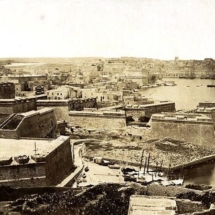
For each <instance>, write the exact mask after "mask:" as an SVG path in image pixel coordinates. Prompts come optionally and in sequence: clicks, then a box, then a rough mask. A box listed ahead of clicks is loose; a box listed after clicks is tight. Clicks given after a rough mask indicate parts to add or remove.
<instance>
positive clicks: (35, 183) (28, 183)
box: [0, 177, 46, 188]
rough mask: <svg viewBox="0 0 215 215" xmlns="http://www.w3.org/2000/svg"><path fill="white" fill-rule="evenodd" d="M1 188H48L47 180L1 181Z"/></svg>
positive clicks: (43, 178) (42, 178)
mask: <svg viewBox="0 0 215 215" xmlns="http://www.w3.org/2000/svg"><path fill="white" fill-rule="evenodd" d="M0 185H1V186H10V187H14V188H20V187H22V188H26V187H44V186H46V178H45V177H40V178H28V179H20V180H12V181H0Z"/></svg>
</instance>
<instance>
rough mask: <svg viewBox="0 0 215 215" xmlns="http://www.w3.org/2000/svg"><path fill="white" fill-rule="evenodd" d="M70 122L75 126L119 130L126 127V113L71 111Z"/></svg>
mask: <svg viewBox="0 0 215 215" xmlns="http://www.w3.org/2000/svg"><path fill="white" fill-rule="evenodd" d="M69 122H70V123H72V124H73V125H77V126H81V127H86V128H96V129H119V128H122V127H124V126H125V125H126V123H125V113H124V112H119V111H116V112H108V111H104V112H101V111H95V112H92V111H91V112H90V111H70V112H69Z"/></svg>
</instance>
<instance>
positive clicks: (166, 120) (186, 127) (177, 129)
mask: <svg viewBox="0 0 215 215" xmlns="http://www.w3.org/2000/svg"><path fill="white" fill-rule="evenodd" d="M152 135H153V137H154V138H165V137H169V138H173V139H178V140H182V141H186V142H191V143H194V144H199V145H211V146H213V145H214V128H213V122H212V119H211V118H209V117H207V116H204V115H200V114H199V115H198V114H164V113H163V114H154V115H152Z"/></svg>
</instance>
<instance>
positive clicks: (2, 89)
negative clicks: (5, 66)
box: [0, 82, 15, 99]
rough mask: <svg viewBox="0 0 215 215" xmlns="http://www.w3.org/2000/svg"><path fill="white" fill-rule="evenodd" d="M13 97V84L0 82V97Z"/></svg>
mask: <svg viewBox="0 0 215 215" xmlns="http://www.w3.org/2000/svg"><path fill="white" fill-rule="evenodd" d="M14 97H15V85H14V83H12V82H1V83H0V99H13V98H14Z"/></svg>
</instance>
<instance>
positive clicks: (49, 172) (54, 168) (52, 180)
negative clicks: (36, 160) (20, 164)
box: [46, 138, 74, 185]
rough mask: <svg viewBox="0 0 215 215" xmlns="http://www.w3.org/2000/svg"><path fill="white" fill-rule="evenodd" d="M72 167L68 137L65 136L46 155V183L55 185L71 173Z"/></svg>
mask: <svg viewBox="0 0 215 215" xmlns="http://www.w3.org/2000/svg"><path fill="white" fill-rule="evenodd" d="M73 167H74V161H73V160H72V153H71V146H70V139H69V138H67V139H66V140H65V141H64V142H63V143H62V144H61V145H60V146H58V147H57V148H55V149H54V150H53V151H52V152H51V153H50V154H48V155H47V157H46V179H47V181H46V182H47V185H57V184H58V183H60V182H61V181H62V180H63V179H64V178H65V177H66V176H68V175H69V173H71V171H72V168H73Z"/></svg>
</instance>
